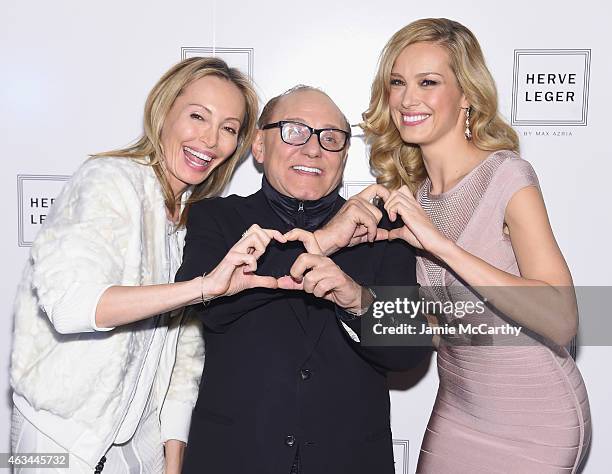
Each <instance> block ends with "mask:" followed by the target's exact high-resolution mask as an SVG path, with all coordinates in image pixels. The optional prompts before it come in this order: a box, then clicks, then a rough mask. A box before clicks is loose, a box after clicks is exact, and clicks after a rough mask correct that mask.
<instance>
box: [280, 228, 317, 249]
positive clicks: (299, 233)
mask: <svg viewBox="0 0 612 474" xmlns="http://www.w3.org/2000/svg"><path fill="white" fill-rule="evenodd" d="M284 237H285V239H286V241H287V242H295V241H300V242H302V244H304V248H305V249H306V251H307V252H308V253H310V254H314V255H323V251H322V250H321V247H320V246H319V242H317V238H316V237H315V235H314V234H313V233H312V232H308V231H307V230H304V229H298V228H295V229H292V230H290V231H289V232H287V233H286V234H284Z"/></svg>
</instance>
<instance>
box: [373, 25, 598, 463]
mask: <svg viewBox="0 0 612 474" xmlns="http://www.w3.org/2000/svg"><path fill="white" fill-rule="evenodd" d="M364 128H365V131H366V137H367V139H368V142H369V144H370V145H371V166H372V168H373V170H374V172H375V173H376V175H377V177H378V182H379V183H381V184H383V185H385V186H386V187H387V188H389V189H390V190H392V192H391V195H390V196H389V197H388V198H387V199H386V202H385V208H386V209H387V211H388V212H389V215H390V217H391V219H392V220H395V219H396V218H397V217H398V216H399V217H401V218H402V220H403V222H404V226H403V227H401V228H399V229H397V230H395V231H392V232H391V234H390V236H389V237H390V238H400V239H403V240H405V241H406V242H408V243H409V244H411V245H413V246H414V247H416V248H417V249H419V254H420V256H419V258H418V264H417V265H418V267H417V275H418V279H419V283H420V284H421V285H422V287H423V288H422V289H423V295H424V297H425V298H426V299H427V300H428V301H430V300H433V301H442V302H451V303H456V302H461V301H466V300H471V301H473V302H478V301H480V300H482V301H486V302H487V304H486V306H484V311H482V312H480V313H479V312H474V313H473V314H470V315H466V316H463V315H461V314H454V315H453V314H447V313H444V312H440V314H438V315H437V316H436V317H435V319H436V324H437V325H438V326H439V327H441V328H448V327H450V326H454V327H455V328H457V327H459V326H460V325H461V324H467V323H472V324H473V326H478V325H480V324H484V325H485V326H484V327H485V328H492V330H493V332H492V333H490V334H484V335H481V334H464V335H452V334H451V333H450V331H448V332H447V333H443V334H442V336H441V337H440V339H439V341H438V343H437V345H438V357H437V361H438V373H439V377H440V385H439V389H438V393H437V397H436V402H435V405H434V409H433V412H432V414H431V418H430V420H429V424H428V427H427V431H426V433H425V437H424V439H423V444H422V447H421V453H420V457H419V461H418V467H417V472H426V473H456V472H466V473H475V472H486V473H493V472H521V473H523V472H534V473H549V472H550V473H552V472H555V473H556V472H567V473H570V472H572V473H573V472H576V470H577V468H578V466H579V465H580V462H581V461H582V459H583V457H584V454H585V453H586V450H587V447H588V445H589V440H590V425H591V423H590V414H589V403H588V396H587V392H586V388H585V386H584V382H583V380H582V377H581V375H580V372H579V371H578V369H577V367H576V364H575V363H574V360H573V359H572V357H571V356H570V355H569V354H568V352H567V350H566V349H565V348H564V346H566V345H567V344H568V343H569V342H570V341H571V340H572V338H573V337H574V336H575V335H576V331H577V326H578V315H577V306H576V299H575V293H574V289H573V286H572V277H571V274H570V271H569V269H568V267H567V265H566V263H565V260H564V258H563V255H562V254H561V251H560V250H559V247H558V246H557V243H556V241H555V237H554V235H553V232H552V230H551V226H550V223H549V220H548V216H547V213H546V208H545V206H544V201H543V198H542V195H541V193H540V189H539V186H538V180H537V177H536V175H535V173H534V171H533V168H532V167H531V165H530V164H529V163H528V162H527V161H525V160H523V159H521V158H520V157H519V155H518V147H519V143H518V137H517V134H516V133H515V132H514V130H512V128H511V127H510V126H509V125H507V124H506V123H505V122H504V121H503V120H502V119H501V117H500V115H499V113H498V110H497V92H496V89H495V84H494V81H493V79H492V77H491V75H490V73H489V71H488V69H487V67H486V65H485V62H484V58H483V54H482V51H481V49H480V46H479V44H478V41H477V40H476V38H475V37H474V35H473V34H472V33H471V32H470V31H469V30H468V29H467V28H466V27H464V26H463V25H461V24H459V23H457V22H454V21H450V20H446V19H424V20H418V21H416V22H413V23H411V24H410V25H408V26H406V27H404V28H402V29H401V30H399V31H398V32H397V33H396V34H395V35H394V36H393V37H392V38H391V39H390V40H389V42H388V44H387V45H386V46H385V48H384V50H383V52H382V55H381V58H380V63H379V68H378V72H377V74H376V77H375V79H374V83H373V85H372V96H371V101H370V106H369V108H368V110H367V111H366V112H365V113H364ZM460 316H462V317H460ZM431 319H433V318H431ZM431 319H430V320H431ZM503 326H507V327H508V328H510V327H512V328H514V329H512V330H511V332H508V331H505V332H503V331H502V330H501V329H500V328H502V327H503ZM478 327H481V326H478ZM517 328H521V332H520V333H519V334H518V335H516V332H515V331H516V329H517ZM496 331H497V332H496Z"/></svg>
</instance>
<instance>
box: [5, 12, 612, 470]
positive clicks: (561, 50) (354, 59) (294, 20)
mask: <svg viewBox="0 0 612 474" xmlns="http://www.w3.org/2000/svg"><path fill="white" fill-rule="evenodd" d="M422 17H447V18H451V19H455V20H457V21H460V22H461V23H463V24H465V25H466V26H468V27H469V28H470V29H472V31H473V32H474V33H475V34H476V36H477V37H478V39H479V40H480V42H481V45H482V47H483V50H484V53H485V56H486V59H487V63H488V66H489V68H490V69H491V71H492V73H493V76H494V78H495V80H496V83H497V87H498V91H499V99H500V108H501V111H502V113H503V115H504V116H505V118H506V119H507V120H508V122H510V123H511V124H512V125H513V126H514V127H515V129H516V130H517V132H518V133H519V135H520V138H521V149H522V155H523V157H524V158H525V159H527V160H528V161H530V162H531V163H532V165H533V167H534V168H535V170H536V172H537V173H538V176H539V179H540V182H541V185H542V190H543V193H544V198H545V200H546V204H547V207H548V211H549V215H550V219H551V223H552V226H553V228H554V231H555V235H556V237H557V240H558V242H559V245H560V247H561V249H562V251H563V252H564V255H565V257H566V259H567V261H568V263H569V266H570V268H571V270H572V274H573V277H574V281H575V284H576V285H577V286H581V287H587V286H588V287H604V288H602V289H601V292H600V293H601V294H604V295H605V294H610V292H609V291H608V292H607V293H606V288H605V287H612V276H611V275H612V251H611V250H610V246H611V243H610V235H612V211H610V204H609V202H610V190H611V188H612V187H611V185H610V181H611V177H612V153H611V152H610V146H611V145H610V141H609V137H610V120H609V119H608V118H607V116H608V114H609V113H610V111H611V109H612V92H611V91H612V61H611V60H610V58H611V57H612V43H611V42H610V37H609V19H610V18H611V17H612V7H610V6H609V5H607V4H605V3H604V2H598V1H595V0H584V1H582V2H580V3H576V2H567V3H563V2H561V3H559V2H553V1H542V2H533V1H528V0H516V1H514V2H506V3H493V2H485V1H481V2H478V1H464V2H454V1H451V0H440V1H438V2H435V4H432V3H430V2H387V3H384V2H383V3H377V2H371V1H365V0H354V1H350V2H349V1H339V2H329V1H325V0H311V1H309V2H301V3H300V2H297V3H296V2H287V1H277V0H274V1H266V2H248V1H246V0H236V1H233V2H221V1H216V2H215V1H213V0H198V1H195V0H189V1H179V2H175V3H173V4H172V5H170V4H169V3H167V2H156V1H153V2H116V1H114V0H112V1H108V2H103V3H102V2H96V4H90V2H77V1H72V2H67V1H61V0H60V1H56V2H18V1H16V0H8V1H6V0H5V1H4V2H3V3H2V5H1V6H0V51H1V55H0V64H1V67H2V73H1V74H0V110H1V114H0V138H1V140H0V143H1V145H0V150H1V151H2V168H3V172H2V173H1V175H0V180H1V183H2V186H1V187H0V198H1V201H2V203H3V207H2V209H3V221H4V224H3V227H4V231H3V232H2V234H1V235H0V238H1V239H2V249H3V258H2V261H3V264H4V265H3V268H4V271H3V272H2V276H1V277H0V281H1V286H2V293H1V295H0V304H1V308H2V311H3V314H4V317H2V318H0V325H1V326H0V391H1V393H2V394H3V398H2V401H1V402H0V427H2V429H0V451H8V450H9V433H10V413H11V402H10V389H9V382H8V367H9V359H10V357H9V354H10V345H11V333H12V326H13V322H12V317H13V313H12V304H13V298H14V294H15V288H16V285H17V283H18V281H19V278H20V275H21V271H22V268H23V265H24V262H25V261H26V259H27V258H28V252H29V248H30V245H31V243H32V240H33V239H34V237H35V235H36V233H37V232H38V230H39V229H40V226H41V225H42V224H43V222H44V220H45V217H46V215H47V213H48V212H49V210H50V209H51V207H52V206H53V201H54V197H55V196H56V195H57V194H58V192H59V191H60V189H61V187H62V186H63V185H64V183H65V181H66V180H67V179H68V178H69V177H70V175H71V174H72V173H73V172H74V170H75V169H76V168H77V167H78V166H79V164H80V163H81V162H82V161H83V160H84V159H85V158H86V157H87V155H88V154H90V153H95V152H100V151H104V150H108V149H112V148H117V147H119V146H123V145H126V144H128V143H129V142H131V141H132V140H133V139H135V138H136V137H137V136H139V134H140V131H141V120H142V109H143V106H144V101H145V97H146V94H147V92H148V91H149V90H150V89H151V87H152V86H153V84H154V83H155V82H156V80H157V79H158V78H159V77H160V76H161V74H162V73H163V72H164V71H165V70H166V69H168V68H169V67H170V66H171V65H172V64H173V63H175V62H177V61H179V60H181V59H183V58H187V57H191V56H213V55H216V56H218V57H221V58H223V59H225V60H226V61H228V62H229V63H230V64H231V65H234V66H237V67H239V68H241V69H242V70H243V71H244V72H246V73H248V74H249V75H250V76H251V77H252V78H253V80H254V81H255V83H256V86H257V89H258V92H259V94H260V98H261V101H262V102H265V101H266V100H267V99H269V98H271V97H273V96H274V95H276V94H278V93H280V92H282V91H284V90H286V89H288V88H290V87H292V86H293V85H295V84H298V83H304V84H309V85H313V86H317V87H321V88H323V89H324V90H325V91H327V92H328V93H329V95H330V96H331V97H332V98H333V99H334V100H335V101H336V102H337V104H338V105H339V106H340V108H341V109H342V110H343V111H344V112H345V113H346V115H347V116H348V118H349V120H350V121H351V123H353V124H355V123H358V122H359V121H360V119H361V113H362V112H363V111H364V110H365V109H366V107H367V104H368V100H369V90H370V84H371V81H372V78H373V76H374V71H375V68H376V63H377V59H378V55H379V52H380V50H381V49H382V47H383V45H384V44H385V43H386V41H387V40H388V39H389V37H390V36H391V35H392V34H393V33H394V32H395V31H396V30H398V29H399V28H401V27H402V26H404V25H406V24H408V23H410V22H411V21H413V20H416V19H418V18H422ZM353 131H354V133H355V134H357V137H356V138H355V139H354V140H353V143H352V145H351V150H350V153H349V160H348V165H347V168H346V172H345V175H344V185H343V188H342V193H343V195H344V196H346V197H348V196H351V195H353V194H355V193H356V192H358V191H359V190H360V189H362V188H363V187H364V186H366V185H368V184H369V183H371V182H373V181H374V180H373V178H372V176H371V175H370V173H369V169H368V162H367V156H366V149H365V146H364V144H363V141H362V139H361V137H360V136H359V129H354V130H353ZM260 180H261V175H260V173H259V172H258V171H257V169H256V167H255V166H254V163H253V160H252V159H249V160H247V161H246V162H245V163H244V164H242V165H241V166H240V168H239V169H238V170H237V172H236V175H235V177H234V178H233V180H232V182H231V185H230V186H229V188H228V189H227V190H226V193H236V194H240V195H247V194H250V193H252V192H254V191H255V190H257V189H258V188H259V185H260ZM611 316H612V315H611V314H610V311H609V310H607V308H606V307H605V305H603V304H600V305H599V306H597V309H596V310H594V311H588V312H586V314H585V313H583V314H582V316H581V317H582V318H583V319H582V324H586V323H585V320H584V319H585V318H588V321H587V323H588V324H592V325H596V324H597V321H598V318H601V321H604V320H606V319H607V318H610V317H611ZM599 336H601V337H599V338H598V339H597V340H594V339H593V340H591V338H589V337H584V336H583V335H581V336H580V337H579V338H578V346H579V347H578V354H577V361H578V365H579V367H580V369H581V371H582V373H583V376H584V378H585V381H586V384H587V388H588V391H589V396H590V403H591V413H592V417H593V441H592V447H591V451H590V455H589V458H588V461H587V463H586V466H585V468H584V471H583V472H586V473H604V472H610V469H611V467H612V461H610V456H609V446H610V445H611V444H612V408H610V405H609V400H611V399H612V381H611V380H610V369H609V364H610V361H612V347H611V346H612V335H611V334H607V333H604V334H603V335H602V334H599ZM434 357H435V356H434ZM390 384H391V387H392V390H391V400H392V425H393V437H394V452H395V461H396V472H397V474H407V473H413V472H414V471H415V467H416V460H417V457H418V452H419V447H420V444H421V440H422V437H423V433H424V430H425V427H426V425H427V420H428V417H429V414H430V412H431V408H432V405H433V401H434V397H435V393H436V389H437V384H438V378H437V373H436V370H435V360H433V359H432V361H431V362H430V364H429V365H427V366H424V367H421V368H420V369H419V370H418V371H416V372H415V373H411V374H394V375H393V376H391V377H390ZM67 396H69V394H67ZM355 396H359V394H355ZM509 472H511V467H509Z"/></svg>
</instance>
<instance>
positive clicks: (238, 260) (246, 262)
mask: <svg viewBox="0 0 612 474" xmlns="http://www.w3.org/2000/svg"><path fill="white" fill-rule="evenodd" d="M223 262H227V263H229V264H230V265H232V266H233V267H234V269H236V268H237V267H243V271H244V272H245V273H246V272H254V271H255V270H257V259H256V258H255V256H254V255H251V254H248V253H241V252H239V251H237V250H230V251H229V252H228V254H227V255H226V256H225V258H224V259H223V261H222V262H221V263H223ZM224 273H225V272H224Z"/></svg>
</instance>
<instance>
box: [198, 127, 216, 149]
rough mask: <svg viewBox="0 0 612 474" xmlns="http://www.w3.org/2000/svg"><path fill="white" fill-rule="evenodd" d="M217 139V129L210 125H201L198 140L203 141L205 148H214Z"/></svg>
mask: <svg viewBox="0 0 612 474" xmlns="http://www.w3.org/2000/svg"><path fill="white" fill-rule="evenodd" d="M218 140H219V129H218V128H217V127H213V126H211V125H207V126H205V127H202V130H200V141H201V142H202V143H204V145H205V146H206V147H207V148H214V147H216V146H217V141H218Z"/></svg>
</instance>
